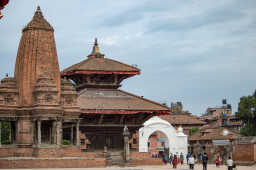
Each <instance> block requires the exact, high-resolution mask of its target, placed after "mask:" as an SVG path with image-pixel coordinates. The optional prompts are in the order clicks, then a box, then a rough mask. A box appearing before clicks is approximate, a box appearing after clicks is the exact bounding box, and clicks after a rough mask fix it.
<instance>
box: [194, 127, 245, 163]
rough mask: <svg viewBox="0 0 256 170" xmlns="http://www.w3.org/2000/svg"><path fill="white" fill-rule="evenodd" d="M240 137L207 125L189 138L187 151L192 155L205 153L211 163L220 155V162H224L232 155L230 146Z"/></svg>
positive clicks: (226, 129) (224, 129) (227, 130)
mask: <svg viewBox="0 0 256 170" xmlns="http://www.w3.org/2000/svg"><path fill="white" fill-rule="evenodd" d="M240 137H241V135H240V134H239V133H236V132H234V131H232V130H230V129H228V128H225V127H209V125H208V126H205V127H203V128H201V129H200V130H199V131H197V132H196V133H194V134H193V135H192V136H190V137H189V145H190V148H189V150H190V152H192V153H194V154H199V153H203V152H207V154H208V156H209V158H210V160H212V161H214V158H215V157H216V155H220V156H221V157H222V160H226V159H227V157H228V156H230V155H232V150H233V148H232V146H233V145H234V144H235V141H236V140H238V139H239V138H240ZM224 162H225V161H224Z"/></svg>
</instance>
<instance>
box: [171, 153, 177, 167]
mask: <svg viewBox="0 0 256 170" xmlns="http://www.w3.org/2000/svg"><path fill="white" fill-rule="evenodd" d="M177 164H178V158H177V156H176V155H174V157H173V160H172V165H173V168H174V169H176V168H177Z"/></svg>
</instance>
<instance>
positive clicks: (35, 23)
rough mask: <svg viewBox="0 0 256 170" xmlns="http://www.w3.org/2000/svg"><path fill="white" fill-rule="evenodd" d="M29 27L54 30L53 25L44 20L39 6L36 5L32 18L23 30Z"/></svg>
mask: <svg viewBox="0 0 256 170" xmlns="http://www.w3.org/2000/svg"><path fill="white" fill-rule="evenodd" d="M29 29H44V30H49V31H53V30H54V29H53V27H52V26H51V25H50V24H49V23H48V22H47V21H46V19H44V16H43V14H42V12H41V9H40V6H38V7H37V10H36V12H35V14H34V17H33V19H32V20H31V21H30V22H29V23H28V24H27V26H26V27H25V28H24V29H23V31H26V30H29Z"/></svg>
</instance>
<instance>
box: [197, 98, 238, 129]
mask: <svg viewBox="0 0 256 170" xmlns="http://www.w3.org/2000/svg"><path fill="white" fill-rule="evenodd" d="M222 103H223V106H217V107H208V108H207V110H206V113H205V114H204V115H202V116H201V117H200V119H201V120H203V121H205V122H207V123H208V124H209V125H210V126H211V127H226V128H228V129H231V130H234V131H237V132H239V131H240V129H241V127H242V121H241V120H240V119H239V118H237V117H236V116H235V115H232V106H231V105H230V104H226V100H223V102H222Z"/></svg>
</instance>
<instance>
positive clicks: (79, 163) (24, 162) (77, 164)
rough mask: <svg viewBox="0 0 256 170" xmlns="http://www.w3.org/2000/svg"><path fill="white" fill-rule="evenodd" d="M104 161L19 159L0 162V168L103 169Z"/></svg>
mask: <svg viewBox="0 0 256 170" xmlns="http://www.w3.org/2000/svg"><path fill="white" fill-rule="evenodd" d="M105 166H106V161H105V159H97V160H95V159H20V160H1V159H0V168H1V169H6V168H8V169H9V168H85V167H86V168H89V167H105Z"/></svg>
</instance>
